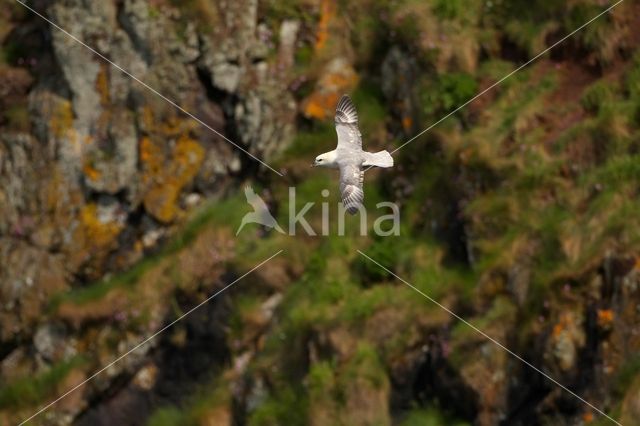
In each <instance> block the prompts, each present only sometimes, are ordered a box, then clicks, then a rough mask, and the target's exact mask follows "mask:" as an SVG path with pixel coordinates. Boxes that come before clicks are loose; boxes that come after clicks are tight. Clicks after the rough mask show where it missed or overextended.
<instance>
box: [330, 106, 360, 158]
mask: <svg viewBox="0 0 640 426" xmlns="http://www.w3.org/2000/svg"><path fill="white" fill-rule="evenodd" d="M335 123H336V133H337V134H338V148H349V149H357V150H361V149H362V136H361V135H360V130H359V129H358V112H357V111H356V107H355V106H354V105H353V102H351V98H349V96H347V95H342V98H340V101H339V102H338V106H337V107H336V117H335Z"/></svg>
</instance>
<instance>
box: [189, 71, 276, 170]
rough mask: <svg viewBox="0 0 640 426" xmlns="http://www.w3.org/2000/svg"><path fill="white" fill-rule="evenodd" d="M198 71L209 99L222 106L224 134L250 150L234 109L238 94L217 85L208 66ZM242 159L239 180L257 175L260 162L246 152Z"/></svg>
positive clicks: (225, 142) (221, 141)
mask: <svg viewBox="0 0 640 426" xmlns="http://www.w3.org/2000/svg"><path fill="white" fill-rule="evenodd" d="M196 71H197V75H198V79H199V80H200V83H201V84H202V86H203V87H204V89H205V92H206V94H207V99H209V100H210V101H211V102H213V103H215V104H217V105H220V106H221V107H222V111H223V112H224V118H225V125H224V131H223V132H222V134H223V135H225V137H227V138H228V139H229V140H231V141H233V142H234V143H235V144H236V145H238V146H240V147H242V148H243V149H246V150H247V151H249V149H248V148H249V147H247V146H246V145H244V144H243V143H242V138H241V134H240V131H239V129H238V125H237V123H236V120H235V116H234V109H235V106H236V104H237V103H238V96H237V95H235V94H232V93H228V92H225V91H224V90H221V89H218V88H217V87H215V86H214V85H213V84H212V82H211V81H212V80H211V73H210V71H209V70H207V69H206V68H204V67H200V66H199V67H197V68H196ZM218 138H219V137H218ZM219 139H220V143H221V144H229V142H228V141H226V140H222V138H219ZM233 149H234V150H237V149H238V148H236V147H235V146H234V147H233ZM240 161H241V164H242V165H241V167H240V172H239V173H238V175H237V176H236V177H237V178H238V179H239V180H244V179H246V178H247V177H250V176H255V175H256V174H257V173H258V170H259V168H260V163H258V162H257V161H256V160H255V159H253V158H251V157H249V156H248V155H247V154H246V153H242V154H241V155H240ZM269 173H271V172H269Z"/></svg>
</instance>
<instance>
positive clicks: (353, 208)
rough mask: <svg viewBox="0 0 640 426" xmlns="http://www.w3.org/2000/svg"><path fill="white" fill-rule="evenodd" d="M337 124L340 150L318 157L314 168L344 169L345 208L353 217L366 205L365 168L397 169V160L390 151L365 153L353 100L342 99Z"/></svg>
mask: <svg viewBox="0 0 640 426" xmlns="http://www.w3.org/2000/svg"><path fill="white" fill-rule="evenodd" d="M334 121H335V124H336V133H337V134H338V146H337V147H336V149H334V150H333V151H329V152H325V153H324V154H320V155H318V156H317V157H316V160H315V162H314V164H313V165H314V166H319V167H328V168H331V169H340V194H341V197H342V204H343V205H344V207H345V209H346V210H347V211H348V212H349V213H351V214H355V213H356V212H357V211H358V210H359V208H360V206H361V205H362V202H363V201H364V191H363V190H362V183H363V180H364V170H363V168H365V167H367V168H369V167H373V166H376V167H384V168H387V167H393V157H392V156H391V154H389V153H388V152H387V151H380V152H376V153H371V152H366V151H363V150H362V135H361V134H360V129H359V128H358V113H357V111H356V107H355V106H354V105H353V102H352V101H351V99H350V98H349V96H347V95H343V96H342V98H340V102H338V106H337V107H336V116H335V119H334Z"/></svg>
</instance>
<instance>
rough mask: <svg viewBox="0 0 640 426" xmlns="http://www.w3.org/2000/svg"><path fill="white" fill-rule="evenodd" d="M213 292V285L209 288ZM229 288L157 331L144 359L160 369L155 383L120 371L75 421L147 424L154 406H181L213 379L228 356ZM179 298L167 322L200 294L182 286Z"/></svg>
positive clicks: (228, 279)
mask: <svg viewBox="0 0 640 426" xmlns="http://www.w3.org/2000/svg"><path fill="white" fill-rule="evenodd" d="M234 278H235V276H234V275H233V274H226V276H225V277H224V279H223V280H222V281H223V282H231V281H232V280H233V279H234ZM220 288H222V287H220ZM214 292H215V291H214V290H210V291H207V294H213V293H214ZM231 292H232V291H231V290H229V291H228V292H225V294H224V295H221V296H220V297H217V298H215V299H212V300H211V301H209V302H207V303H206V304H204V305H202V306H201V307H199V308H198V309H196V310H195V311H193V312H192V313H190V314H189V315H188V316H186V317H185V318H184V319H182V320H181V321H180V322H178V323H176V324H175V325H173V326H172V327H171V328H169V329H167V330H166V331H165V332H163V333H162V334H161V335H159V336H158V337H157V341H156V342H155V343H156V345H157V346H156V347H155V349H153V351H152V352H151V353H150V354H149V355H148V356H146V357H145V360H143V361H141V362H140V367H144V366H148V365H153V366H154V367H155V368H154V369H155V371H156V372H157V373H156V379H155V383H154V385H153V386H152V387H150V388H148V389H144V388H141V387H140V385H139V384H138V383H136V380H133V376H132V375H131V374H122V375H121V376H120V377H118V378H117V379H116V380H115V381H112V385H111V386H110V388H109V390H108V391H107V392H102V393H101V394H100V396H99V397H98V398H95V399H93V400H91V401H90V404H89V408H87V409H86V410H85V411H84V412H83V413H82V414H81V415H80V416H79V417H78V419H77V421H76V423H75V424H76V425H78V426H85V425H86V426H89V425H92V426H93V425H97V426H103V425H104V426H107V425H112V424H119V425H131V426H134V425H144V424H146V422H147V420H148V418H149V416H150V415H151V414H152V413H153V412H154V411H155V410H156V409H158V408H160V407H163V406H170V405H175V406H182V405H183V404H185V403H186V402H187V401H188V398H189V396H190V395H192V394H193V393H194V391H195V390H197V389H198V388H199V386H201V385H203V384H206V383H211V381H212V380H215V378H216V376H217V375H218V374H219V373H220V371H221V370H222V369H223V368H224V367H225V366H227V365H228V364H229V362H230V351H229V348H228V346H227V343H226V330H227V327H228V319H229V317H230V303H229V297H230V294H231ZM175 301H176V308H177V309H176V312H175V313H174V315H171V317H168V318H167V320H166V322H165V324H169V323H171V322H172V321H174V320H175V318H176V317H177V316H179V315H182V314H184V313H186V312H188V311H189V310H190V309H192V308H193V307H194V306H196V305H197V304H198V303H199V302H200V301H201V299H199V298H194V297H193V296H192V295H190V294H187V293H186V292H179V293H178V294H176V295H175ZM132 356H133V355H132ZM123 362H125V361H124V360H123Z"/></svg>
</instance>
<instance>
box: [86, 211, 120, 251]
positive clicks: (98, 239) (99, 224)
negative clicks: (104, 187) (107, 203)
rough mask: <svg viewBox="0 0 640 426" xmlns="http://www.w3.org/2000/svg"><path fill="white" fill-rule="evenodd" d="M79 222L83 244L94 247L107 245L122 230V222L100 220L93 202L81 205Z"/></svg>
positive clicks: (113, 240)
mask: <svg viewBox="0 0 640 426" xmlns="http://www.w3.org/2000/svg"><path fill="white" fill-rule="evenodd" d="M80 222H81V224H82V230H83V232H84V239H85V246H88V247H92V248H95V249H104V248H107V247H109V246H110V245H111V244H113V243H114V242H115V239H116V237H117V236H118V234H119V233H120V231H121V230H122V224H120V223H118V222H103V221H101V220H100V218H99V217H98V208H97V206H96V205H95V204H94V203H91V204H87V205H85V206H83V207H82V209H81V210H80Z"/></svg>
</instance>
